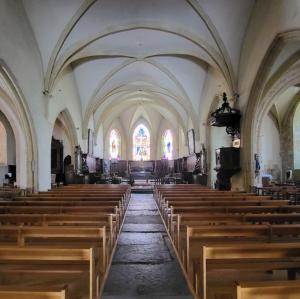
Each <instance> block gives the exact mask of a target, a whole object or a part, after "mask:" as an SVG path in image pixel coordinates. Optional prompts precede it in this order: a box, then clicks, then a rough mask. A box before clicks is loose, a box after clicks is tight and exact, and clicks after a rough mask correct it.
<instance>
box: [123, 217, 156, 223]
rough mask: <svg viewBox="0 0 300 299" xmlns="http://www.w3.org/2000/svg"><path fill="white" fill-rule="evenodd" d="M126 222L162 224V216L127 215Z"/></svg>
mask: <svg viewBox="0 0 300 299" xmlns="http://www.w3.org/2000/svg"><path fill="white" fill-rule="evenodd" d="M124 223H137V224H138V223H140V224H147V223H149V224H161V218H160V216H143V215H142V216H127V217H126V218H125V221H124Z"/></svg>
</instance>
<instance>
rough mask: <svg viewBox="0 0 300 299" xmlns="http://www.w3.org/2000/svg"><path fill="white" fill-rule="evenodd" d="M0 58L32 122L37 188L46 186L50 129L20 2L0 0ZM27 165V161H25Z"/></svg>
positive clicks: (38, 68) (37, 60)
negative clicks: (36, 156) (35, 141)
mask: <svg viewBox="0 0 300 299" xmlns="http://www.w3.org/2000/svg"><path fill="white" fill-rule="evenodd" d="M0 20H1V24H2V25H1V26H0V57H1V58H2V60H3V61H4V63H5V64H6V66H7V67H8V68H9V70H10V71H11V72H12V74H13V76H14V78H15V83H16V84H17V86H18V87H19V88H20V89H21V91H22V94H23V95H24V98H25V99H26V105H27V106H28V108H29V111H30V117H31V119H32V121H33V128H34V132H33V134H36V139H37V146H38V160H37V161H35V163H34V164H35V165H36V164H38V165H37V166H38V167H37V169H36V170H37V171H38V172H37V173H35V176H38V188H39V189H40V190H46V189H48V187H49V186H50V141H51V134H52V128H51V125H50V123H49V122H48V121H47V120H46V118H45V102H46V98H45V97H44V96H43V94H42V91H43V68H42V63H41V56H40V52H39V49H38V47H37V44H36V41H35V38H34V36H33V33H32V31H31V27H30V25H29V23H28V19H27V18H26V14H25V11H24V9H23V6H22V3H21V1H9V0H3V1H1V2H0ZM28 165H31V161H28Z"/></svg>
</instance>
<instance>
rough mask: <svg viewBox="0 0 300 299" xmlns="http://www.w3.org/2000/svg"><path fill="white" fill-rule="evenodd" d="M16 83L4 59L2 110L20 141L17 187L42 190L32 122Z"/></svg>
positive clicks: (0, 87)
mask: <svg viewBox="0 0 300 299" xmlns="http://www.w3.org/2000/svg"><path fill="white" fill-rule="evenodd" d="M15 82H16V80H15V79H14V76H13V74H12V73H11V72H10V70H9V68H8V67H7V66H6V64H5V62H4V61H3V60H0V110H1V112H2V113H3V114H4V116H5V117H6V118H7V120H8V122H9V124H10V125H11V127H12V130H13V133H14V136H15V142H16V165H17V167H16V184H17V186H18V187H20V188H21V189H30V190H32V189H35V190H37V189H38V180H37V179H38V167H37V145H36V135H35V132H34V129H33V127H32V119H31V116H30V114H29V109H28V107H27V105H26V103H25V100H24V96H23V94H22V92H21V90H20V88H19V87H18V86H17V85H16V83H15Z"/></svg>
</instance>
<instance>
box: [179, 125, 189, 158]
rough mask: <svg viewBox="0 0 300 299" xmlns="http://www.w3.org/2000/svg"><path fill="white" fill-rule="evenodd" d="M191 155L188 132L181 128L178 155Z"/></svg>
mask: <svg viewBox="0 0 300 299" xmlns="http://www.w3.org/2000/svg"><path fill="white" fill-rule="evenodd" d="M188 155H189V150H188V147H187V136H186V132H184V131H183V130H182V129H179V138H178V157H180V158H181V157H187V156H188Z"/></svg>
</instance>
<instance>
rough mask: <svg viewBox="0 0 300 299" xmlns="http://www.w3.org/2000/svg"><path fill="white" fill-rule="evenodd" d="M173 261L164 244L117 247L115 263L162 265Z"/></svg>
mask: <svg viewBox="0 0 300 299" xmlns="http://www.w3.org/2000/svg"><path fill="white" fill-rule="evenodd" d="M172 259H173V257H172V256H171V254H170V251H169V249H168V247H167V246H166V245H165V244H163V243H154V244H147V245H122V246H118V247H117V250H116V253H115V256H114V260H113V263H114V264H128V263H134V264H162V263H166V262H171V261H172Z"/></svg>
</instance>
